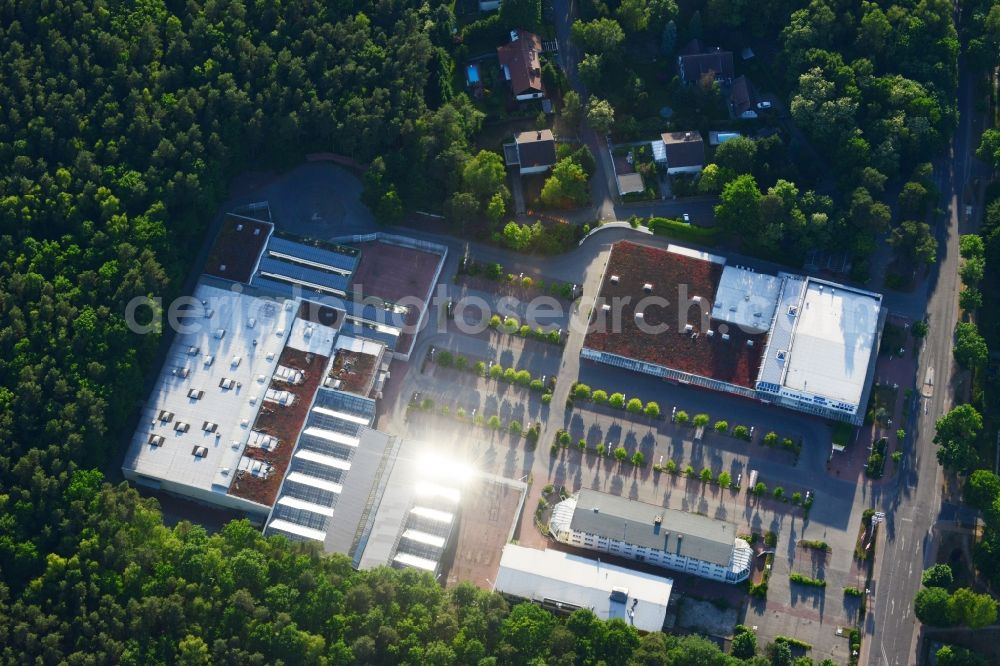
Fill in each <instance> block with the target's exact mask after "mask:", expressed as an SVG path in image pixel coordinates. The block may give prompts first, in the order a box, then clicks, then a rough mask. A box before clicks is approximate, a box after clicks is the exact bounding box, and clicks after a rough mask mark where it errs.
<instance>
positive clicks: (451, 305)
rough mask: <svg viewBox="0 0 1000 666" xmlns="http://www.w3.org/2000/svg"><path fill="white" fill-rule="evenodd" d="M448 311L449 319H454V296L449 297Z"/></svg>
mask: <svg viewBox="0 0 1000 666" xmlns="http://www.w3.org/2000/svg"><path fill="white" fill-rule="evenodd" d="M447 312H448V319H454V318H455V299H453V298H449V299H448V310H447Z"/></svg>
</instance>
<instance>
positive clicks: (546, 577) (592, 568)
mask: <svg viewBox="0 0 1000 666" xmlns="http://www.w3.org/2000/svg"><path fill="white" fill-rule="evenodd" d="M673 585H674V582H673V580H672V579H670V578H664V577H663V576H657V575H654V574H649V573H644V572H641V571H633V570H631V569H626V568H625V567H619V566H616V565H613V564H607V563H606V562H599V561H597V560H591V559H589V558H586V557H581V556H579V555H571V554H569V553H564V552H562V551H559V550H552V549H548V550H535V549H533V548H525V547H524V546H517V545H514V544H508V545H506V546H504V549H503V555H502V556H501V557H500V570H499V571H498V572H497V576H496V586H495V589H496V591H498V592H503V593H505V594H510V595H512V596H515V597H520V598H522V599H531V600H534V601H537V602H543V601H547V602H548V603H549V604H555V603H562V604H564V605H565V604H568V605H570V606H576V607H580V608H589V609H591V610H593V611H594V614H595V615H597V617H599V618H600V619H602V620H610V619H612V618H616V617H617V618H621V619H623V620H624V621H625V622H628V623H630V624H634V625H635V627H636V628H637V629H640V630H642V631H660V630H661V629H663V621H664V618H665V617H666V614H667V603H668V602H669V601H670V592H671V590H672V589H673ZM613 591H617V594H616V595H615V597H616V599H615V600H613V599H612V592H613ZM619 599H620V600H619ZM630 612H632V613H634V614H633V615H632V617H629V613H630Z"/></svg>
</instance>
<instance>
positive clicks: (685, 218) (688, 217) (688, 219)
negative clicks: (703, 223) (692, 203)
mask: <svg viewBox="0 0 1000 666" xmlns="http://www.w3.org/2000/svg"><path fill="white" fill-rule="evenodd" d="M684 222H685V223H687V224H691V216H690V215H688V214H687V213H684Z"/></svg>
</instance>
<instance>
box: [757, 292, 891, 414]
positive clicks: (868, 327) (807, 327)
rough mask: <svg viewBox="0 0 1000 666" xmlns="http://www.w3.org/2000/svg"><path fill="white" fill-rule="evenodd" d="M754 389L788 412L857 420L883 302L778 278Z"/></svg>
mask: <svg viewBox="0 0 1000 666" xmlns="http://www.w3.org/2000/svg"><path fill="white" fill-rule="evenodd" d="M781 278H782V280H783V283H782V289H781V291H780V295H779V299H778V306H777V310H778V311H777V316H776V318H775V322H774V326H773V327H772V329H771V336H770V340H769V342H768V347H767V350H766V352H765V354H764V358H763V359H762V362H761V369H760V374H759V376H758V380H757V390H758V391H759V392H760V393H761V394H762V397H765V398H766V399H772V400H775V401H776V402H778V403H779V404H783V405H785V406H787V407H793V408H795V409H801V410H805V411H812V412H817V413H821V414H824V415H830V414H833V415H838V414H843V415H844V418H845V420H851V421H852V422H859V421H860V419H862V418H863V417H864V406H865V405H866V404H867V403H868V395H867V394H868V392H869V390H870V387H871V376H872V373H873V370H874V360H875V355H876V354H877V352H878V343H879V335H880V331H881V329H882V317H883V315H884V313H883V310H882V296H881V295H879V294H876V293H872V292H869V291H864V290H861V289H855V288H853V287H847V286H845V285H841V284H837V283H833V282H827V281H826V280H819V279H816V278H802V277H801V276H797V275H788V274H782V275H781Z"/></svg>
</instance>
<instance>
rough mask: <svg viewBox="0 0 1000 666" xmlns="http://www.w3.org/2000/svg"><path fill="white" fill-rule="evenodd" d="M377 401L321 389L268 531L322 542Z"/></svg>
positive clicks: (372, 417)
mask: <svg viewBox="0 0 1000 666" xmlns="http://www.w3.org/2000/svg"><path fill="white" fill-rule="evenodd" d="M374 418H375V401H374V400H370V399H368V398H362V397H360V396H356V395H353V394H350V393H344V392H341V391H336V390H332V389H327V388H320V389H319V390H318V391H317V393H316V399H315V401H314V403H313V407H312V409H311V410H310V412H309V416H308V418H307V419H306V423H305V427H304V428H303V429H302V432H301V434H300V435H299V440H298V443H297V444H296V447H295V452H294V453H293V455H292V462H291V464H290V465H289V467H288V473H287V474H286V476H285V479H284V482H283V483H282V485H281V491H280V492H279V495H278V500H277V502H275V505H274V509H273V511H272V512H271V517H270V519H269V520H268V526H267V530H266V531H267V533H269V534H273V533H276V532H277V533H281V534H284V535H285V536H287V537H288V538H290V539H293V540H310V539H313V540H317V541H321V540H322V539H323V538H324V536H325V535H326V531H327V528H328V526H329V522H330V519H331V517H332V516H333V512H334V511H335V510H336V506H337V501H338V500H339V499H340V493H341V491H342V490H343V484H344V481H345V479H346V477H347V475H348V474H349V473H350V469H351V462H352V460H353V459H354V455H355V452H356V451H357V448H358V445H359V443H360V438H361V434H362V431H363V430H364V429H365V428H367V427H369V426H371V423H372V421H373V420H374Z"/></svg>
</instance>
